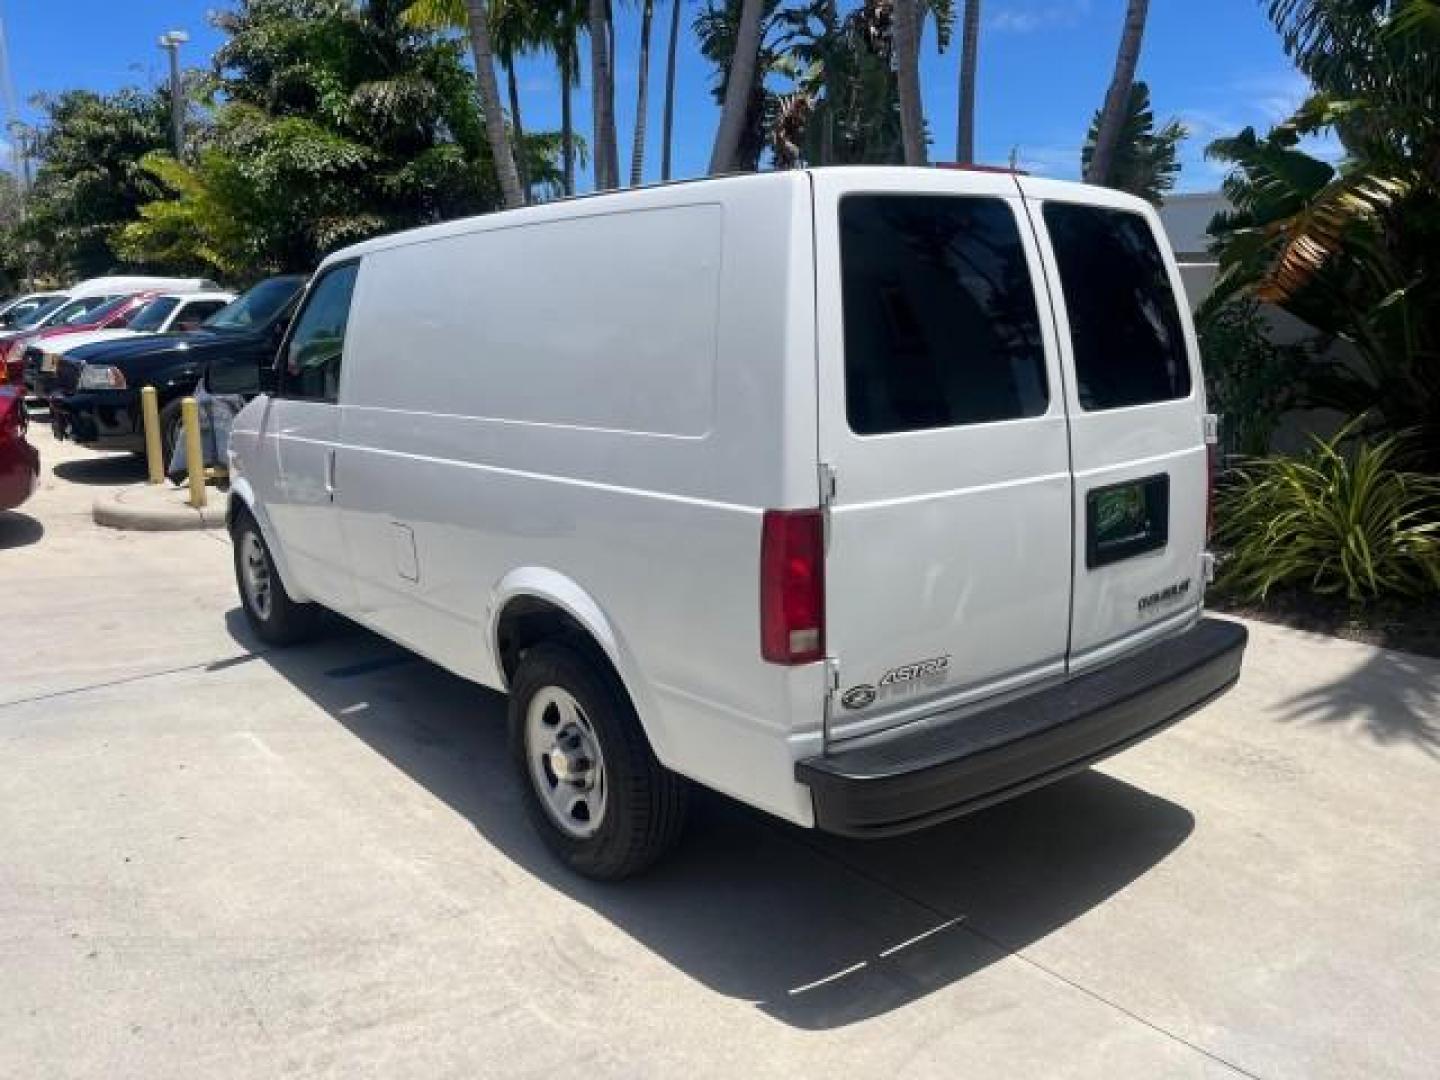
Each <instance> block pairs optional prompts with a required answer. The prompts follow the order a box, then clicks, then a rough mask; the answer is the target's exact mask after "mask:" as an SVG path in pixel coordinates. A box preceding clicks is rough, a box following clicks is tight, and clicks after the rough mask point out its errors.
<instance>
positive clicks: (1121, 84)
mask: <svg viewBox="0 0 1440 1080" xmlns="http://www.w3.org/2000/svg"><path fill="white" fill-rule="evenodd" d="M1149 7H1150V0H1130V6H1129V9H1128V10H1127V11H1126V12H1125V31H1124V33H1123V34H1121V36H1120V54H1119V55H1118V56H1117V57H1116V58H1115V77H1114V79H1112V80H1111V82H1110V91H1109V93H1107V94H1106V95H1105V108H1104V110H1103V111H1102V112H1101V114H1100V128H1099V130H1098V131H1097V132H1096V135H1095V154H1094V156H1093V157H1092V158H1091V159H1090V171H1089V172H1088V173H1087V174H1086V176H1085V179H1086V181H1087V182H1088V183H1091V184H1100V185H1104V184H1106V183H1108V182H1109V180H1110V172H1111V169H1112V168H1113V166H1114V164H1115V147H1116V144H1117V143H1118V142H1119V141H1120V131H1121V129H1122V128H1123V127H1124V126H1125V107H1126V104H1127V103H1128V102H1129V100H1130V87H1131V86H1132V85H1133V84H1134V82H1135V68H1136V67H1137V66H1139V63H1140V43H1141V41H1142V40H1143V39H1144V37H1145V16H1146V14H1147V13H1148V10H1149Z"/></svg>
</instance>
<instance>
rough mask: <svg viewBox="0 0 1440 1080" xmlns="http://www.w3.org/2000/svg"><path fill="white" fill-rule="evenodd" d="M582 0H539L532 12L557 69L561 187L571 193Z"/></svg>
mask: <svg viewBox="0 0 1440 1080" xmlns="http://www.w3.org/2000/svg"><path fill="white" fill-rule="evenodd" d="M586 11H587V4H586V0H541V2H540V3H539V4H538V6H537V8H536V12H535V40H536V44H537V45H539V46H540V47H541V48H544V49H546V50H548V51H549V52H550V53H551V54H552V55H553V56H554V57H555V67H556V68H557V69H558V71H559V73H560V158H561V163H562V164H561V176H562V180H561V190H563V191H564V193H565V194H566V195H574V194H575V159H576V147H575V116H574V104H573V100H572V95H573V92H574V90H575V88H576V87H577V86H579V85H580V34H581V33H582V32H583V31H584V29H585V27H586V18H587V15H586Z"/></svg>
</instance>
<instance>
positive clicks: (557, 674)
mask: <svg viewBox="0 0 1440 1080" xmlns="http://www.w3.org/2000/svg"><path fill="white" fill-rule="evenodd" d="M510 741H511V749H512V752H513V755H514V758H515V765H516V767H517V769H518V771H519V773H520V782H521V784H522V785H523V787H524V790H525V803H526V808H527V809H528V811H529V813H530V817H531V819H532V820H533V821H534V822H535V825H536V827H537V828H538V829H539V830H540V834H541V836H542V837H544V839H545V842H546V844H547V845H548V846H549V847H550V848H551V849H552V850H553V851H554V852H555V853H556V854H557V855H559V856H560V858H561V859H562V860H563V861H564V862H565V863H566V864H568V865H569V866H570V867H571V868H572V869H573V870H575V871H577V872H578V873H581V874H584V875H585V876H586V877H591V878H598V879H601V880H609V881H614V880H618V879H620V878H625V877H630V876H631V875H633V874H637V873H639V872H640V871H642V870H644V869H646V868H647V867H649V866H650V865H651V864H653V863H654V862H655V861H656V860H657V859H659V858H660V857H661V856H662V855H664V854H665V852H666V851H668V850H669V849H670V848H671V847H672V846H673V845H674V843H675V841H676V840H677V839H678V838H679V836H680V832H681V830H682V828H683V826H684V820H685V806H686V798H685V795H686V790H685V782H684V780H682V779H681V778H680V777H678V776H676V775H675V774H674V773H672V772H670V771H669V770H668V769H666V768H665V767H664V766H663V765H661V764H660V762H659V761H658V760H657V759H656V758H655V754H654V752H653V751H652V750H651V749H650V744H649V742H648V741H647V740H646V738H645V733H644V732H643V731H642V730H641V727H640V720H639V718H638V717H637V716H636V715H635V709H634V707H633V706H632V705H631V704H630V699H629V697H628V695H627V694H626V693H625V690H624V688H623V687H622V686H621V685H620V683H619V680H618V679H617V678H616V677H615V676H614V674H613V673H611V672H610V671H609V670H608V669H607V668H606V667H604V666H603V665H602V664H601V663H599V662H598V661H594V660H591V659H589V658H588V657H587V656H586V655H585V654H584V653H583V652H581V651H579V650H577V649H574V648H570V647H569V646H567V645H561V644H556V643H548V642H547V643H544V644H541V645H537V646H536V647H534V648H533V649H531V650H530V651H529V652H527V653H526V654H525V657H524V659H523V660H521V662H520V668H519V670H518V671H517V672H516V673H515V678H514V680H513V683H512V686H511V692H510Z"/></svg>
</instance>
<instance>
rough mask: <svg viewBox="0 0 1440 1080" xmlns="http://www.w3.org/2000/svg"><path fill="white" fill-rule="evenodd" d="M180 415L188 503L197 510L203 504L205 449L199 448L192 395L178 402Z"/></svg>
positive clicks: (197, 413)
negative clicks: (182, 424) (183, 436)
mask: <svg viewBox="0 0 1440 1080" xmlns="http://www.w3.org/2000/svg"><path fill="white" fill-rule="evenodd" d="M180 417H181V419H182V421H183V422H184V426H185V466H186V468H187V469H188V470H189V473H190V505H191V506H193V507H195V508H196V509H197V510H198V509H199V508H200V507H202V506H204V505H205V451H204V450H202V449H201V448H200V406H198V405H196V404H195V399H194V398H193V397H187V398H186V399H185V400H184V401H182V402H181V403H180Z"/></svg>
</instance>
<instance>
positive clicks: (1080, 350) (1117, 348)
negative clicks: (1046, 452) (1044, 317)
mask: <svg viewBox="0 0 1440 1080" xmlns="http://www.w3.org/2000/svg"><path fill="white" fill-rule="evenodd" d="M1045 225H1046V228H1048V229H1049V230H1050V240H1051V243H1052V244H1053V245H1054V247H1055V258H1056V260H1057V261H1058V262H1059V264H1060V282H1061V286H1062V288H1063V290H1064V293H1065V307H1066V309H1067V311H1068V313H1069V317H1070V340H1071V341H1072V342H1073V343H1074V350H1075V376H1076V388H1077V390H1078V393H1079V397H1080V404H1081V405H1082V406H1084V407H1085V408H1086V409H1118V408H1122V407H1124V406H1126V405H1146V404H1149V403H1150V402H1155V401H1170V400H1173V399H1175V398H1183V397H1188V396H1189V394H1190V361H1189V358H1188V355H1187V352H1186V348H1185V331H1184V327H1183V325H1182V324H1181V322H1180V310H1179V308H1178V306H1177V305H1176V303H1175V293H1174V292H1173V291H1172V290H1171V288H1170V275H1169V273H1168V271H1167V269H1166V266H1165V259H1164V257H1163V256H1162V255H1161V254H1160V249H1159V247H1158V246H1157V245H1156V243H1155V234H1154V233H1153V232H1152V231H1151V230H1150V224H1149V222H1147V221H1146V220H1145V219H1144V218H1143V217H1141V216H1140V215H1139V214H1132V213H1129V212H1127V211H1124V210H1107V209H1103V208H1101V207H1096V206H1075V205H1071V204H1068V203H1047V204H1046V206H1045Z"/></svg>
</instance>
